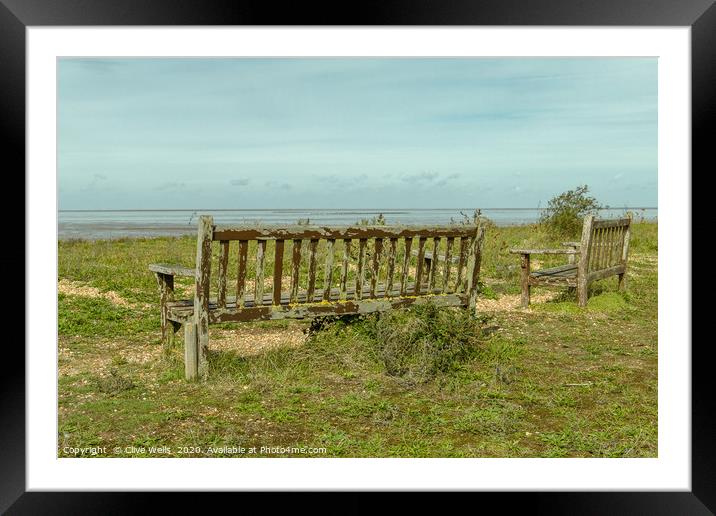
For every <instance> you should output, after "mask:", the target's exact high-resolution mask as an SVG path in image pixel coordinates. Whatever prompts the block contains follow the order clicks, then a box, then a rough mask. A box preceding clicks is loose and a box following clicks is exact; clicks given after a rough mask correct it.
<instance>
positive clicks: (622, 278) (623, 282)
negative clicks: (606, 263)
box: [618, 272, 627, 292]
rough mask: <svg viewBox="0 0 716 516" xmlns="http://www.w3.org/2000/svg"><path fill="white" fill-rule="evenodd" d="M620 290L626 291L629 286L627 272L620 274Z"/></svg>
mask: <svg viewBox="0 0 716 516" xmlns="http://www.w3.org/2000/svg"><path fill="white" fill-rule="evenodd" d="M618 276H619V292H624V291H626V287H627V279H626V272H624V273H622V274H619V275H618Z"/></svg>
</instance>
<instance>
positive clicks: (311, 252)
mask: <svg viewBox="0 0 716 516" xmlns="http://www.w3.org/2000/svg"><path fill="white" fill-rule="evenodd" d="M317 250H318V240H317V239H315V238H314V239H311V241H310V242H309V244H308V292H309V294H308V297H309V298H310V297H312V296H313V293H314V292H315V291H316V251H317Z"/></svg>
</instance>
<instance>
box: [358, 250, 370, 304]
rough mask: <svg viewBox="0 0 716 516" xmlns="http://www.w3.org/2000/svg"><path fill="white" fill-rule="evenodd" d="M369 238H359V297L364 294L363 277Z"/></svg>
mask: <svg viewBox="0 0 716 516" xmlns="http://www.w3.org/2000/svg"><path fill="white" fill-rule="evenodd" d="M367 242H368V240H367V239H366V238H361V239H360V240H358V269H357V270H356V281H355V285H356V292H358V299H361V298H362V296H363V279H364V275H365V247H366V244H367Z"/></svg>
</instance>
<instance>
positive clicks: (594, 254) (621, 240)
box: [579, 215, 631, 274]
mask: <svg viewBox="0 0 716 516" xmlns="http://www.w3.org/2000/svg"><path fill="white" fill-rule="evenodd" d="M630 234H631V218H620V219H596V218H594V216H593V215H588V216H587V217H585V219H584V226H583V227H582V243H581V253H580V259H579V270H580V273H587V274H588V273H592V272H596V271H602V270H607V269H611V268H613V267H620V266H622V265H625V264H626V261H627V256H628V252H629V237H630Z"/></svg>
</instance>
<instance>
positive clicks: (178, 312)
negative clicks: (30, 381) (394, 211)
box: [149, 216, 484, 379]
mask: <svg viewBox="0 0 716 516" xmlns="http://www.w3.org/2000/svg"><path fill="white" fill-rule="evenodd" d="M483 236H484V230H483V227H482V226H481V225H457V224H455V225H448V226H423V227H419V226H354V227H345V226H340V227H337V226H329V227H327V226H302V225H297V226H268V227H263V226H261V227H260V226H239V227H221V226H216V225H214V223H213V219H212V217H208V216H202V217H200V219H199V230H198V238H197V251H196V266H195V268H194V269H189V268H186V267H180V266H174V265H166V264H152V265H150V266H149V269H150V270H151V271H153V272H154V273H155V274H156V277H157V281H158V283H159V290H160V303H161V325H162V338H163V341H164V343H165V345H166V346H171V345H172V342H173V340H174V333H175V332H176V331H178V330H179V328H180V327H181V325H184V360H185V373H186V377H187V379H192V378H195V377H197V376H206V374H207V373H208V365H207V354H208V345H209V325H210V324H214V323H226V322H241V321H252V320H271V319H289V318H294V319H303V318H311V317H325V316H339V315H350V314H364V313H370V312H377V311H384V310H389V309H393V308H400V307H406V306H410V305H411V304H413V303H424V302H427V301H428V300H431V301H433V302H435V303H436V304H438V305H440V306H464V307H474V306H475V302H476V299H477V293H478V280H479V274H480V262H481V256H482V241H483ZM234 241H235V242H236V247H237V248H238V249H237V251H236V252H235V254H234V255H233V256H232V254H231V250H230V247H231V243H232V242H234ZM369 242H370V243H369ZM214 243H217V244H218V245H214ZM288 243H290V245H291V251H290V255H289V253H288V252H285V250H286V249H285V248H286V245H287V244H288ZM413 245H415V246H417V256H416V257H415V258H413V255H412V253H411V248H412V247H413ZM215 247H216V248H218V252H217V253H213V251H214V248H215ZM440 252H442V256H439V253H440ZM427 253H430V256H431V258H432V257H438V258H437V259H431V260H429V261H428V263H429V265H428V266H426V265H425V264H426V261H425V260H424V257H425V255H426V254H427ZM250 257H251V258H250ZM319 257H320V259H321V261H322V262H323V267H322V268H319V270H318V273H317V267H318V261H319ZM454 257H455V258H456V259H457V260H456V261H454V260H453V258H454ZM212 258H213V259H212ZM336 258H338V259H336ZM341 258H342V259H341ZM212 261H215V262H216V267H217V270H216V274H215V275H212V271H213V269H212ZM334 262H336V263H335V265H334ZM230 263H231V264H232V266H231V267H230ZM234 271H235V275H233V272H234ZM284 271H288V273H289V275H288V276H287V277H285V278H284ZM175 276H193V277H194V298H193V299H183V300H177V299H175V295H174V278H175ZM252 283H253V284H252ZM229 285H231V293H232V294H233V295H232V296H229V295H228V294H229ZM214 289H215V290H214ZM212 291H214V292H216V294H215V295H213V296H212V295H211V292H212Z"/></svg>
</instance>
